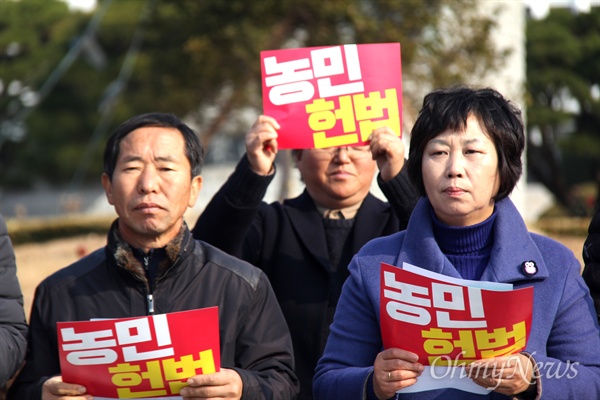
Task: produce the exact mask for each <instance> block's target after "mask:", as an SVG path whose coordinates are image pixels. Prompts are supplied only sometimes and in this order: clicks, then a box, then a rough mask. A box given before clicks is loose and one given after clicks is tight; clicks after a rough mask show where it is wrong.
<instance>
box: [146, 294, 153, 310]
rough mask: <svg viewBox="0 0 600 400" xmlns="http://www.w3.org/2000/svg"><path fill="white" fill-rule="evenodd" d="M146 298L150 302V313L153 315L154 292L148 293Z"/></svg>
mask: <svg viewBox="0 0 600 400" xmlns="http://www.w3.org/2000/svg"><path fill="white" fill-rule="evenodd" d="M146 300H147V302H148V314H150V315H152V314H154V296H153V295H152V293H148V295H147V296H146Z"/></svg>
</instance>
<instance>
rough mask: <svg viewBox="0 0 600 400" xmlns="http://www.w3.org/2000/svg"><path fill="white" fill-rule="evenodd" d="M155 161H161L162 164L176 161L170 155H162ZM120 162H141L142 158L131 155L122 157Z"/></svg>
mask: <svg viewBox="0 0 600 400" xmlns="http://www.w3.org/2000/svg"><path fill="white" fill-rule="evenodd" d="M156 160H157V161H163V162H174V161H176V158H175V157H173V156H171V155H164V156H160V157H157V158H156ZM122 161H123V162H133V161H143V158H142V157H141V156H138V155H135V154H131V155H126V156H123V158H122Z"/></svg>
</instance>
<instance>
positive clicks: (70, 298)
mask: <svg viewBox="0 0 600 400" xmlns="http://www.w3.org/2000/svg"><path fill="white" fill-rule="evenodd" d="M202 161H203V149H202V146H201V145H200V142H199V140H198V137H197V135H196V134H195V132H194V131H192V130H191V129H190V128H189V127H187V126H186V125H185V124H183V123H182V122H181V121H179V120H178V119H177V118H176V117H174V116H172V115H169V114H159V113H153V114H144V115H140V116H137V117H134V118H132V119H130V120H128V121H126V122H125V123H123V124H122V125H121V126H119V127H118V128H117V129H116V131H115V132H114V133H113V135H112V136H111V138H110V139H109V141H108V143H107V145H106V148H105V151H104V174H103V175H102V184H103V186H104V190H105V192H106V196H107V199H108V202H109V203H110V204H112V205H113V206H114V208H115V210H116V212H117V214H118V216H119V218H118V219H117V220H116V221H115V222H114V223H113V225H112V227H111V229H110V231H109V233H108V243H107V246H106V247H105V248H102V249H99V250H97V251H95V252H93V253H92V254H90V255H89V256H87V257H85V258H83V259H81V260H79V261H78V262H76V263H74V264H73V265H71V266H69V267H67V268H64V269H62V270H60V271H58V272H56V273H55V274H53V275H51V276H50V277H48V278H47V279H45V280H44V281H43V282H42V283H41V284H40V285H39V286H38V288H37V290H36V294H35V299H34V305H33V309H32V314H31V320H30V326H31V335H30V343H29V351H28V355H27V359H26V365H25V368H24V369H23V371H22V372H21V374H20V375H19V377H18V378H17V380H16V382H15V385H14V386H13V387H12V388H11V391H10V392H9V396H11V398H12V399H14V400H17V399H18V400H28V399H31V400H34V399H35V400H40V399H60V398H63V397H64V398H68V399H69V400H81V399H89V398H90V397H91V396H90V395H89V394H87V393H86V388H85V383H86V382H69V383H67V382H63V381H62V379H61V376H60V365H59V358H58V343H57V332H56V323H57V322H59V321H85V320H89V319H91V318H124V317H133V316H144V315H150V314H155V313H156V314H163V313H170V312H176V311H184V310H191V309H198V308H205V307H213V306H217V307H218V311H219V337H220V345H221V349H220V350H221V355H220V359H221V370H220V371H219V372H216V373H212V374H206V375H196V376H193V377H191V378H190V379H188V381H187V386H186V387H183V388H182V389H181V391H180V395H181V396H183V398H228V399H240V398H244V399H291V398H294V397H295V395H296V394H297V390H298V389H297V379H296V377H295V374H294V372H293V367H294V360H293V355H292V344H291V340H290V335H289V330H288V327H287V325H286V323H285V319H284V317H283V315H282V313H281V309H280V308H279V305H278V304H277V300H276V298H275V296H274V293H273V291H272V289H271V286H270V285H269V282H268V280H267V278H266V276H265V275H264V273H263V272H261V271H260V270H259V269H257V268H255V267H253V266H251V265H250V264H248V263H246V262H243V261H241V260H238V259H236V258H234V257H232V256H230V255H227V254H225V253H224V252H222V251H220V250H218V249H216V248H214V247H212V246H210V245H208V244H206V243H203V242H199V241H196V240H194V239H193V238H192V235H191V233H190V231H189V230H188V228H187V226H186V224H185V222H184V219H183V215H184V212H185V211H186V209H187V208H188V207H192V206H193V205H194V203H195V201H196V198H197V196H198V193H199V192H200V188H201V185H202V178H201V176H200V172H201V171H200V170H201V166H202ZM188 329H189V334H190V335H191V336H193V335H195V332H198V331H201V330H202V327H201V326H189V328H188ZM69 396H71V397H69Z"/></svg>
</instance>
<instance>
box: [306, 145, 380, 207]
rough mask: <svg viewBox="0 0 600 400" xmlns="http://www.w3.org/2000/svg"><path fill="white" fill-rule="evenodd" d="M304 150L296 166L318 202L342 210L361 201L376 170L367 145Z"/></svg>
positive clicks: (310, 192) (308, 189)
mask: <svg viewBox="0 0 600 400" xmlns="http://www.w3.org/2000/svg"><path fill="white" fill-rule="evenodd" d="M348 149H349V148H347V147H341V148H331V149H308V150H301V151H300V152H299V153H298V155H297V157H296V166H297V167H298V170H299V171H300V175H301V176H302V180H303V181H304V184H305V185H306V189H307V191H308V193H309V194H310V195H311V197H312V198H313V200H314V201H315V202H317V203H318V204H320V205H322V206H324V207H326V208H330V209H340V208H344V207H349V206H352V205H355V204H357V203H359V202H361V201H362V200H363V199H364V198H365V197H366V196H367V194H368V193H369V189H370V188H371V182H372V181H373V176H374V174H375V170H376V167H377V165H376V163H375V161H374V160H373V159H372V156H371V152H370V150H369V147H368V146H361V147H358V148H351V149H350V150H348Z"/></svg>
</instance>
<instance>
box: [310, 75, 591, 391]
mask: <svg viewBox="0 0 600 400" xmlns="http://www.w3.org/2000/svg"><path fill="white" fill-rule="evenodd" d="M524 146H525V135H524V128H523V123H522V119H521V114H520V111H519V110H518V109H517V108H516V107H515V106H514V105H513V104H512V103H510V102H509V101H508V100H506V99H504V98H503V97H502V95H501V94H500V93H498V92H496V91H495V90H493V89H477V90H476V89H471V88H465V87H462V88H452V89H442V90H437V91H434V92H432V93H430V94H428V95H427V96H426V97H425V100H424V102H423V108H422V109H421V111H420V114H419V117H418V119H417V121H416V122H415V126H414V128H413V130H412V133H411V143H410V152H409V162H408V173H409V175H410V177H411V179H412V180H413V182H414V183H415V184H416V185H417V187H418V188H419V190H420V192H421V194H422V195H423V197H422V198H421V200H420V201H419V203H418V204H417V207H416V208H415V210H414V212H413V214H412V216H411V218H410V220H409V224H408V227H407V229H406V230H405V231H402V232H399V233H396V234H393V235H391V236H387V237H383V238H379V239H374V240H372V241H370V242H369V243H367V244H366V245H365V246H364V247H363V248H362V249H361V250H360V251H359V253H358V254H357V255H356V256H355V257H354V258H353V260H352V262H351V263H350V266H349V270H350V277H349V278H348V280H347V281H346V283H345V285H344V288H343V290H342V295H341V298H340V300H339V303H338V308H337V310H336V313H335V318H334V321H333V324H332V326H331V334H330V336H329V339H328V341H327V345H326V347H325V352H324V354H323V357H322V358H321V359H320V360H319V363H318V365H317V370H316V375H315V379H314V394H315V398H317V399H342V398H343V399H387V398H394V396H395V397H396V398H398V399H461V400H462V399H480V398H491V399H510V398H517V399H536V398H544V399H557V400H558V399H560V400H564V399H598V398H600V331H599V329H598V322H597V320H596V316H595V313H594V311H593V303H592V299H591V297H590V294H589V291H588V289H587V287H586V285H585V284H584V282H583V280H582V278H581V276H580V265H579V262H578V261H577V259H576V258H575V256H574V255H573V253H572V252H571V251H570V250H568V249H567V248H566V247H564V246H563V245H561V244H560V243H558V242H556V241H553V240H551V239H549V238H547V237H544V236H541V235H537V234H534V233H530V232H528V230H527V227H526V226H525V223H524V222H523V219H522V218H521V216H520V214H519V212H518V211H517V209H516V208H515V206H514V205H513V203H512V202H511V200H510V199H509V198H508V195H509V194H510V193H511V192H512V190H513V188H514V187H515V185H516V183H517V181H518V180H519V177H520V176H521V173H522V162H521V156H522V153H523V149H524ZM382 262H385V263H387V264H391V265H395V266H397V267H401V266H402V265H403V263H405V262H406V263H409V264H412V265H416V266H418V267H421V268H424V269H428V270H430V271H433V272H436V273H440V274H443V275H447V276H449V277H454V278H459V279H469V280H480V281H490V282H501V283H510V284H512V285H513V287H514V288H515V289H517V288H522V287H530V286H531V287H533V289H534V295H533V316H532V321H531V331H530V336H529V340H528V342H527V346H526V349H525V351H524V352H522V353H517V354H513V355H510V356H504V357H497V358H489V359H484V360H478V361H477V362H476V363H473V364H470V366H467V367H466V368H465V369H464V372H465V373H466V374H468V375H469V376H470V378H468V379H471V380H472V381H473V382H474V383H475V384H477V385H479V386H481V387H483V388H489V390H488V391H485V394H476V393H472V392H466V391H460V390H457V389H454V388H444V389H435V390H427V391H420V392H415V393H407V391H404V392H402V391H401V392H399V393H397V391H398V390H400V389H404V388H407V387H408V388H409V387H410V386H412V385H414V384H415V382H417V380H418V379H420V376H421V374H424V373H431V370H428V369H425V368H424V366H423V365H421V364H420V363H419V362H418V356H417V354H415V353H413V352H410V351H407V350H406V349H400V348H387V349H385V348H384V347H383V343H382V339H381V331H380V315H379V307H380V265H381V263H382ZM474 366H477V368H474ZM517 366H519V368H517ZM482 367H483V368H482ZM481 371H483V372H481ZM487 371H495V372H496V373H494V374H490V373H485V372H487Z"/></svg>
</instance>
